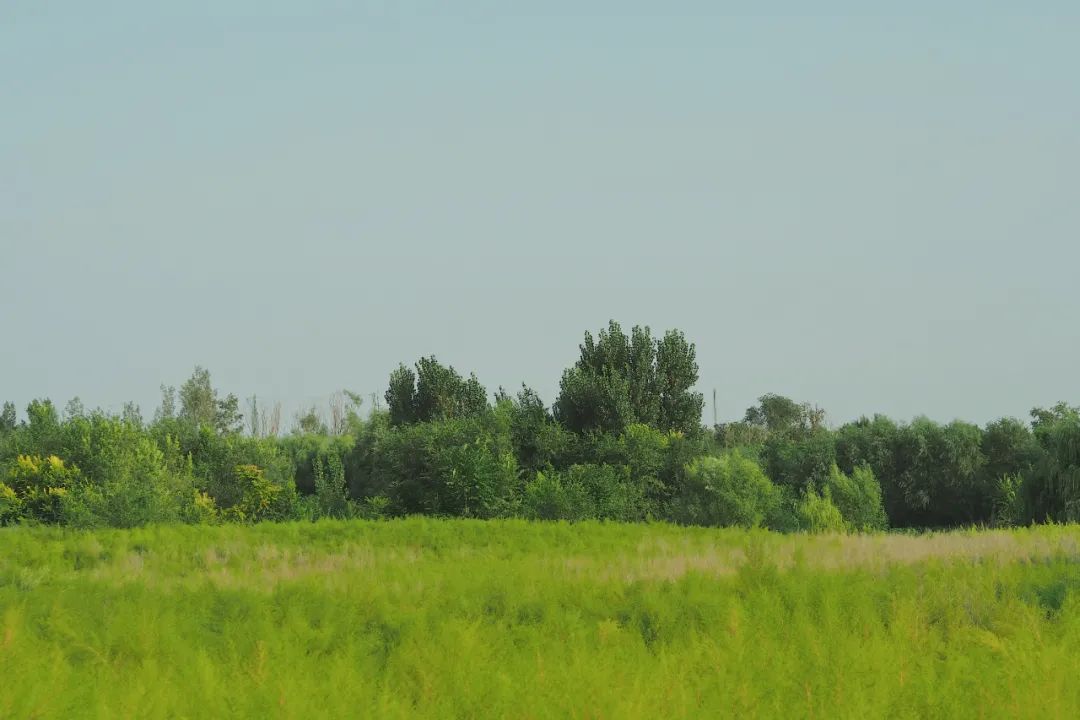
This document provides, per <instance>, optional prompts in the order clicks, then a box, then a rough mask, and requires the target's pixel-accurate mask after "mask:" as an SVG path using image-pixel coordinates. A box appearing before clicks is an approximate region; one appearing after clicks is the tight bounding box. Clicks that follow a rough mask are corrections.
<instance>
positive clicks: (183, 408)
mask: <svg viewBox="0 0 1080 720" xmlns="http://www.w3.org/2000/svg"><path fill="white" fill-rule="evenodd" d="M163 392H164V391H163ZM166 403H167V400H166V398H165V397H163V398H162V412H161V416H162V417H168V415H167V414H166V412H165V411H166V410H167V409H168V408H166ZM178 417H179V418H180V419H181V420H183V421H185V422H188V423H190V424H192V425H195V426H196V427H202V426H204V425H205V426H208V427H211V428H214V430H216V431H217V432H218V433H219V434H221V435H224V434H228V433H236V432H240V430H241V428H242V427H243V418H244V416H243V415H242V414H241V413H240V401H239V400H238V399H237V397H236V396H235V395H233V394H232V393H230V394H228V395H226V396H225V397H224V398H222V399H219V398H218V394H217V391H216V390H215V389H214V387H213V385H211V383H210V371H209V370H207V369H206V368H203V367H201V366H196V367H195V371H194V372H193V373H192V374H191V377H190V378H189V379H188V380H187V382H185V383H184V384H183V385H181V386H180V413H179V415H178Z"/></svg>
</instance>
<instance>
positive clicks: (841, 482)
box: [824, 465, 888, 532]
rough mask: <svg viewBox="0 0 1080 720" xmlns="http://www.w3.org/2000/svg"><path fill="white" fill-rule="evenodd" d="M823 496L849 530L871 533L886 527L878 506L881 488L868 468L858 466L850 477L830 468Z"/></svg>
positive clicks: (881, 510) (881, 511) (882, 507)
mask: <svg viewBox="0 0 1080 720" xmlns="http://www.w3.org/2000/svg"><path fill="white" fill-rule="evenodd" d="M824 492H825V493H827V497H829V498H830V499H831V500H832V503H833V505H835V506H836V508H837V509H838V510H839V511H840V515H841V516H842V517H843V519H844V522H845V523H847V525H848V527H849V528H850V529H851V530H854V531H857V532H873V531H875V530H884V529H886V527H888V521H887V520H886V518H885V508H884V506H883V505H882V503H881V485H880V484H879V483H878V481H877V478H875V477H874V471H873V470H871V469H870V468H869V467H867V466H865V465H860V466H859V467H857V468H855V470H854V471H852V473H851V475H845V474H844V473H842V472H840V468H838V467H837V466H836V465H833V466H832V471H831V472H830V473H829V478H828V480H827V481H826V483H825V488H824Z"/></svg>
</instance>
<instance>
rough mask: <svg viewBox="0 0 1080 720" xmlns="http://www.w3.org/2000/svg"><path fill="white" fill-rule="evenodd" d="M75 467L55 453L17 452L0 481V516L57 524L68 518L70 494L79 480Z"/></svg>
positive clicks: (11, 520) (80, 477)
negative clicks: (19, 453) (44, 455)
mask: <svg viewBox="0 0 1080 720" xmlns="http://www.w3.org/2000/svg"><path fill="white" fill-rule="evenodd" d="M81 480H82V474H81V473H80V472H79V469H78V468H76V467H72V466H70V465H67V464H65V463H64V461H63V460H61V459H60V458H59V457H57V456H56V455H50V456H48V457H44V458H43V457H41V456H40V455H19V456H18V457H17V458H16V459H15V461H14V462H12V463H10V464H9V466H8V468H7V472H6V477H5V478H4V479H3V480H2V482H0V484H2V486H3V487H2V488H0V503H2V504H0V517H2V518H3V521H4V523H5V524H8V523H13V522H16V521H18V520H32V521H35V522H41V523H49V524H59V523H63V522H66V521H67V520H68V514H69V509H70V499H69V498H70V493H71V491H72V490H73V489H74V488H75V487H76V486H77V485H78V484H79V483H80V482H81Z"/></svg>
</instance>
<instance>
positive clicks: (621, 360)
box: [554, 320, 703, 433]
mask: <svg viewBox="0 0 1080 720" xmlns="http://www.w3.org/2000/svg"><path fill="white" fill-rule="evenodd" d="M579 349H580V356H579V358H578V360H577V362H576V363H574V366H573V367H570V368H567V370H566V371H565V372H564V373H563V377H562V381H561V382H560V387H559V397H558V399H557V400H556V401H555V406H554V413H555V417H556V419H558V420H559V422H561V423H562V424H563V425H564V426H566V427H567V428H568V429H570V430H573V431H574V432H578V433H586V432H615V433H618V432H622V431H623V430H624V429H626V427H627V426H628V425H630V424H633V423H640V424H643V425H650V426H653V427H660V428H661V429H663V430H679V431H681V432H686V433H692V432H697V431H698V429H699V428H700V425H701V408H702V405H703V399H702V396H701V394H700V393H694V392H692V390H691V388H693V386H694V384H695V383H696V382H697V379H698V366H697V362H696V361H695V349H694V346H693V345H692V344H690V343H687V342H686V339H685V338H684V337H683V335H682V333H680V332H678V331H670V332H668V333H667V334H666V335H665V336H664V338H663V339H662V340H660V341H656V340H654V339H653V337H652V333H651V331H650V330H649V328H648V327H635V328H634V329H633V330H632V331H631V334H630V336H627V335H626V333H624V332H623V330H622V327H621V326H620V325H619V323H617V322H615V321H614V320H612V321H610V322H609V323H608V327H607V329H606V330H601V331H600V332H599V333H598V334H597V337H596V339H595V340H594V339H593V336H592V334H591V333H588V332H586V333H585V341H584V342H583V343H582V344H581V346H580V348H579Z"/></svg>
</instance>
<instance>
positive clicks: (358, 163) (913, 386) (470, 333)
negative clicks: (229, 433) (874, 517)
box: [0, 0, 1080, 422]
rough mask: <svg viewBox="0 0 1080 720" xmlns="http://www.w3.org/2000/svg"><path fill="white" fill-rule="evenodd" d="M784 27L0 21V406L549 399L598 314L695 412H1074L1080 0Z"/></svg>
mask: <svg viewBox="0 0 1080 720" xmlns="http://www.w3.org/2000/svg"><path fill="white" fill-rule="evenodd" d="M881 4H882V5H884V3H881ZM814 5H815V6H817V8H818V11H817V12H813V13H811V12H808V11H807V10H806V8H807V7H808V4H807V3H804V2H794V1H792V2H740V3H723V2H692V3H686V2H684V3H676V2H663V3H661V2H653V3H644V2H635V1H633V0H619V1H618V2H614V1H612V2H581V1H580V0H578V1H575V2H569V1H563V0H545V1H544V2H495V1H494V0H492V1H490V2H488V1H485V2H476V1H470V0H462V1H461V2H455V3H447V2H419V1H418V0H401V1H400V2H391V1H390V0H383V1H382V2H363V1H362V0H361V1H360V2H345V1H344V0H337V1H335V2H312V1H311V0H307V1H305V2H294V3H284V2H267V0H259V1H257V2H228V1H226V0H214V1H213V2H205V3H199V2H171V3H169V2H142V1H139V2H135V1H132V2H107V1H106V2H101V1H99V2H93V3H88V2H82V1H81V0H80V1H78V2H42V1H41V0H14V1H13V0H4V1H3V2H0V278H2V279H0V283H2V284H0V288H2V300H0V399H5V398H7V399H11V400H14V401H16V402H17V404H18V405H19V406H20V408H22V407H24V406H25V405H26V403H27V402H28V401H29V400H30V399H31V398H33V397H41V396H49V397H52V398H53V399H54V400H55V401H57V402H58V404H60V405H61V406H62V405H63V404H64V403H65V402H66V401H67V400H68V399H70V398H71V397H72V396H74V395H79V396H80V397H81V398H82V400H83V401H84V403H85V404H86V405H87V406H98V405H100V406H103V407H106V408H111V409H118V408H119V407H120V405H121V404H122V402H123V401H125V400H129V399H131V400H135V401H137V402H139V403H140V404H141V405H142V406H143V410H144V414H146V415H151V414H152V411H153V408H154V407H155V406H156V404H157V400H158V389H157V388H158V385H159V384H160V383H162V382H165V383H170V384H177V385H179V384H180V383H181V382H183V380H184V379H185V378H186V377H188V376H189V375H190V374H191V370H192V368H193V366H194V365H196V364H201V365H204V366H206V367H208V368H209V369H210V370H211V372H212V375H213V378H214V380H215V384H216V385H218V386H219V387H221V388H222V389H223V390H225V391H232V392H235V393H236V394H237V395H240V396H241V397H244V396H248V395H251V394H252V393H258V394H259V396H260V397H261V398H265V399H267V400H271V399H277V400H280V401H282V402H283V403H285V405H286V408H287V411H288V412H289V413H291V411H292V410H294V409H295V408H296V407H297V406H299V405H300V404H302V403H306V402H311V401H314V400H317V399H320V398H325V396H326V395H328V394H329V393H330V392H332V391H334V390H336V389H338V388H342V387H347V388H350V389H353V390H356V391H358V392H361V393H364V394H369V393H371V392H378V393H380V394H381V393H382V392H383V391H384V390H385V386H386V378H387V376H388V374H389V372H390V371H391V370H392V369H393V368H394V367H395V366H396V365H397V363H398V362H400V361H406V362H409V363H411V362H413V361H415V360H416V358H417V357H419V356H420V355H425V354H429V353H435V354H436V355H437V356H438V357H439V359H440V360H443V361H444V362H448V363H450V364H453V365H454V366H455V367H457V368H458V369H459V370H462V371H464V372H466V373H467V372H468V371H475V372H476V373H477V375H478V376H479V378H480V380H481V382H483V383H484V384H485V385H486V386H487V387H488V388H489V389H490V390H494V389H495V388H496V387H497V386H499V385H500V384H502V385H505V386H507V387H511V388H512V387H517V386H519V385H520V383H521V381H525V382H527V383H529V384H530V385H532V386H534V387H535V388H536V389H537V390H538V391H539V392H540V393H541V395H542V396H543V397H544V399H545V400H546V401H547V402H549V403H550V402H551V401H552V400H553V399H554V396H555V392H556V389H557V387H558V379H559V376H560V374H561V372H562V370H563V368H564V367H566V366H567V365H569V364H571V363H572V362H573V360H574V359H575V357H576V355H577V346H578V343H579V342H580V341H581V337H582V334H583V333H584V331H585V330H588V329H592V330H594V331H595V330H596V329H598V328H600V327H601V326H603V325H605V324H606V322H607V320H608V319H609V318H615V319H618V320H620V321H621V322H622V323H623V325H624V326H626V327H629V326H631V325H634V324H637V323H640V324H648V325H650V326H652V328H653V329H654V331H662V330H664V329H666V328H671V327H678V328H681V329H683V330H684V331H685V332H686V333H687V335H688V337H689V339H691V340H692V341H694V342H696V344H697V349H698V360H699V363H700V365H701V382H700V388H701V390H702V391H703V392H704V393H705V394H706V397H707V398H709V397H710V396H711V391H712V388H714V387H715V388H716V389H717V392H718V395H719V408H718V412H719V416H720V418H721V419H730V418H735V417H738V416H741V414H742V413H743V411H744V409H745V408H746V407H747V406H748V405H750V404H751V403H752V402H753V400H754V398H755V397H757V396H758V395H761V394H762V393H764V392H769V391H774V392H780V393H783V394H787V395H790V396H791V397H794V398H795V399H798V400H809V401H812V402H815V403H817V404H819V405H821V406H822V407H824V408H825V409H826V410H827V411H828V412H829V417H830V419H831V420H832V421H833V422H841V421H845V420H848V419H851V418H853V417H856V416H858V415H860V414H863V413H867V414H869V413H873V412H885V413H888V414H890V415H893V416H896V417H900V418H910V417H911V416H913V415H915V414H918V413H926V414H928V415H930V416H931V417H934V418H937V419H941V420H949V419H952V418H954V417H962V418H965V419H970V420H975V421H979V422H983V421H985V420H988V419H991V418H994V417H997V416H1001V415H1020V416H1024V415H1026V413H1027V411H1028V410H1029V409H1030V408H1031V406H1033V405H1036V404H1048V403H1052V402H1054V401H1056V400H1059V399H1065V400H1070V401H1072V402H1080V372H1078V360H1077V359H1078V357H1080V283H1078V281H1077V277H1078V275H1077V272H1078V268H1080V42H1078V40H1077V38H1078V37H1080V4H1078V3H1076V2H1075V1H1068V2H1066V1H1062V2H1046V3H1039V2H1034V3H1017V2H993V1H988V0H982V1H981V2H959V1H957V2H947V3H942V2H940V1H937V0H935V1H934V2H926V1H923V0H916V1H909V2H904V3H888V5H889V6H892V7H893V8H895V11H894V12H890V13H889V14H881V13H877V12H867V11H866V10H865V8H866V6H867V5H869V3H865V2H844V3H837V2H832V3H830V2H822V3H814ZM942 6H948V9H942ZM710 399H711V398H710ZM705 415H706V419H707V420H709V421H711V418H712V409H711V404H710V405H707V406H706V413H705Z"/></svg>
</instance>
